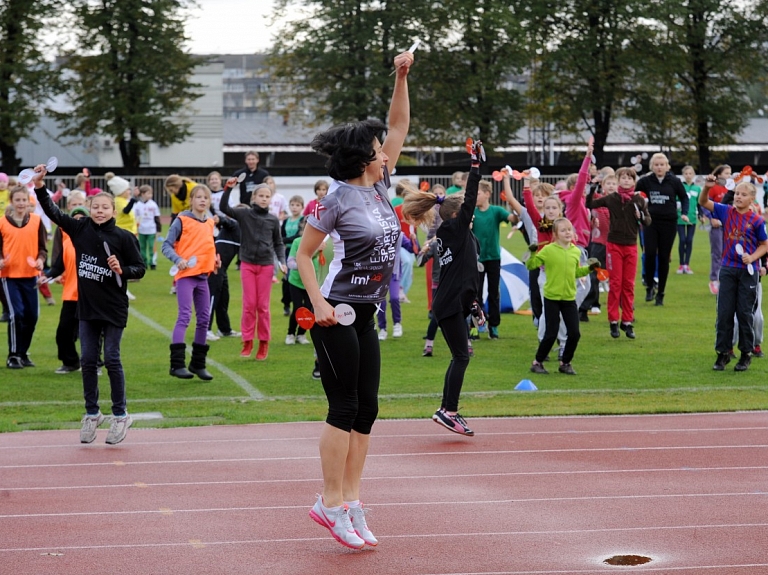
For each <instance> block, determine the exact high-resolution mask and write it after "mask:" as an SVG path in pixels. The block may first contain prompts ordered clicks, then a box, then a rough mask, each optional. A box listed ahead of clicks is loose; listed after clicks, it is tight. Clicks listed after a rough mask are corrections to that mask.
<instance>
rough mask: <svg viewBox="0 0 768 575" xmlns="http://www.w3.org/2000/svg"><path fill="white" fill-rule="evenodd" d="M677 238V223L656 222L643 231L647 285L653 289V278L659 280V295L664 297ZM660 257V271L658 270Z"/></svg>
mask: <svg viewBox="0 0 768 575" xmlns="http://www.w3.org/2000/svg"><path fill="white" fill-rule="evenodd" d="M676 236H677V222H675V221H671V222H665V221H661V222H657V221H654V222H653V223H651V225H650V226H647V227H646V228H645V230H644V231H643V243H644V245H643V249H644V252H645V285H646V286H647V287H649V288H650V287H651V286H652V285H653V278H654V275H655V277H658V278H659V294H660V295H664V290H665V289H666V287H667V276H669V256H670V255H671V254H672V246H673V245H674V244H675V237H676ZM657 255H658V263H659V269H658V270H657V269H656V256H657Z"/></svg>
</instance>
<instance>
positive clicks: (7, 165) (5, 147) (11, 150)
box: [0, 141, 21, 174]
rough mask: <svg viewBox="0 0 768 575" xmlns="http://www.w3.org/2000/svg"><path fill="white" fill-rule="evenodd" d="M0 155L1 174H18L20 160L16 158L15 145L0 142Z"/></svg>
mask: <svg viewBox="0 0 768 575" xmlns="http://www.w3.org/2000/svg"><path fill="white" fill-rule="evenodd" d="M0 154H2V156H3V163H2V170H3V172H5V173H6V174H18V173H19V166H20V165H21V160H20V159H19V158H17V157H16V145H15V144H11V143H8V142H2V141H0Z"/></svg>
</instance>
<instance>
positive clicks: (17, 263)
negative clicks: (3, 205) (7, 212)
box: [0, 214, 40, 278]
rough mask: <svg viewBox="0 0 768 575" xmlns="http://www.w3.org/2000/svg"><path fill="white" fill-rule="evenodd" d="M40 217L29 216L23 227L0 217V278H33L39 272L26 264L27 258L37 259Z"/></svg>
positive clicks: (35, 215) (4, 217)
mask: <svg viewBox="0 0 768 575" xmlns="http://www.w3.org/2000/svg"><path fill="white" fill-rule="evenodd" d="M39 233H40V216H38V215H37V214H29V221H28V222H27V225H25V226H24V227H21V228H20V227H18V226H16V225H15V224H14V223H12V222H9V221H8V218H7V217H6V216H2V217H0V234H2V236H3V259H5V266H3V269H1V270H0V278H33V277H36V276H38V275H39V274H40V272H39V271H38V270H37V269H36V268H33V267H32V266H30V265H29V264H28V263H27V258H29V257H32V258H34V259H37V256H38V254H39V253H40V245H39V244H38V237H39V235H38V234H39Z"/></svg>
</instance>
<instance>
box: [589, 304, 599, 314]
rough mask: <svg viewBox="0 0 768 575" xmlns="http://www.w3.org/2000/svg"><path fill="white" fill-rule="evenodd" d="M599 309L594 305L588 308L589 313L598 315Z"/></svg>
mask: <svg viewBox="0 0 768 575" xmlns="http://www.w3.org/2000/svg"><path fill="white" fill-rule="evenodd" d="M600 311H601V310H600V308H599V307H597V306H595V307H593V308H592V309H590V310H589V313H591V314H594V315H600Z"/></svg>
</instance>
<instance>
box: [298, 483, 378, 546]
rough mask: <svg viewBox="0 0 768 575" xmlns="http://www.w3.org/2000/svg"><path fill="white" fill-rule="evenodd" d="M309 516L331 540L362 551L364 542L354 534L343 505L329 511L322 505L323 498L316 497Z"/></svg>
mask: <svg viewBox="0 0 768 575" xmlns="http://www.w3.org/2000/svg"><path fill="white" fill-rule="evenodd" d="M309 516H310V517H311V518H312V519H314V520H315V521H316V522H317V523H319V524H320V525H322V526H323V527H325V528H326V529H328V531H330V532H331V535H333V538H334V539H335V540H336V541H338V542H339V543H341V544H342V545H344V546H345V547H349V548H351V549H362V548H363V547H364V546H365V541H363V540H362V539H361V538H360V536H359V535H358V534H357V533H356V532H355V528H354V527H352V522H351V521H350V519H349V515H348V514H347V510H346V509H344V506H343V505H342V506H341V507H337V508H333V509H329V508H328V507H326V506H325V505H323V496H322V495H318V496H317V501H316V502H315V505H314V506H313V507H312V509H311V510H310V511H309Z"/></svg>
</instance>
